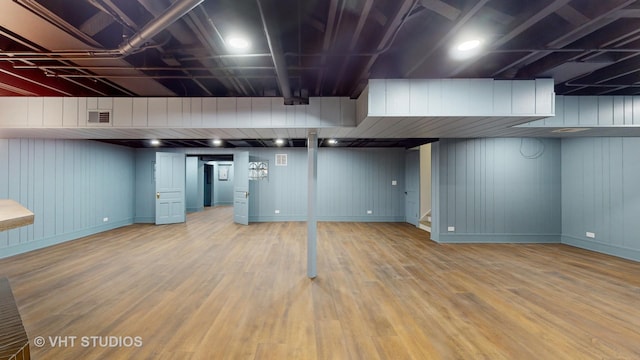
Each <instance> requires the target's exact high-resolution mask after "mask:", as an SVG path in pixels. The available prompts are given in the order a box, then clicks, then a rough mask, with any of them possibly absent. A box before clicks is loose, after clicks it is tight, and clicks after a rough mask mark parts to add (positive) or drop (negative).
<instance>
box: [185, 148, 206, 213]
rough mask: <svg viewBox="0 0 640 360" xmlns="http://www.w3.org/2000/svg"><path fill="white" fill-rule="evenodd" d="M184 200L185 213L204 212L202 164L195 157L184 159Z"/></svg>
mask: <svg viewBox="0 0 640 360" xmlns="http://www.w3.org/2000/svg"><path fill="white" fill-rule="evenodd" d="M186 162H187V163H186V166H185V168H186V171H187V174H186V179H185V198H186V201H187V203H186V208H187V212H195V211H202V210H204V163H203V162H201V161H200V159H198V157H197V156H187V159H186Z"/></svg>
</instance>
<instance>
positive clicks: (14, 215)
mask: <svg viewBox="0 0 640 360" xmlns="http://www.w3.org/2000/svg"><path fill="white" fill-rule="evenodd" d="M31 224H33V213H32V212H31V211H29V209H27V208H25V207H24V206H22V205H20V204H19V203H17V202H15V201H13V200H9V199H1V200H0V231H4V230H9V229H13V228H17V227H20V226H26V225H31Z"/></svg>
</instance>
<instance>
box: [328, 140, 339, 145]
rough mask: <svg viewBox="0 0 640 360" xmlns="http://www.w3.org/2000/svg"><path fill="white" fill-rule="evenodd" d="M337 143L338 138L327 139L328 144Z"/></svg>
mask: <svg viewBox="0 0 640 360" xmlns="http://www.w3.org/2000/svg"><path fill="white" fill-rule="evenodd" d="M337 143H338V140H336V139H329V144H330V145H335V144H337Z"/></svg>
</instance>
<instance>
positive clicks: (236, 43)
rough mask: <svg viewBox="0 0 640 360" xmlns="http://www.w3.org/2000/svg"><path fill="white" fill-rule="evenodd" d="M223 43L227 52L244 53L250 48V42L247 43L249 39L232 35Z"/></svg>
mask: <svg viewBox="0 0 640 360" xmlns="http://www.w3.org/2000/svg"><path fill="white" fill-rule="evenodd" d="M225 43H226V44H227V47H228V48H229V50H233V51H245V50H249V48H250V47H251V42H250V41H249V39H247V38H246V37H244V36H239V35H233V36H230V37H228V38H227V39H226V40H225Z"/></svg>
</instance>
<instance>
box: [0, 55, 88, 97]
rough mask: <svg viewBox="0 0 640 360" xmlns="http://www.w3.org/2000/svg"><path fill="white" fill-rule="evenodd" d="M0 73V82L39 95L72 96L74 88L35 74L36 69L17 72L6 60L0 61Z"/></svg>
mask: <svg viewBox="0 0 640 360" xmlns="http://www.w3.org/2000/svg"><path fill="white" fill-rule="evenodd" d="M0 75H1V76H2V77H1V78H0V82H2V83H4V84H7V85H9V86H11V87H14V88H17V89H22V90H26V91H28V92H32V93H35V94H37V95H40V96H72V95H73V94H74V90H72V89H69V88H68V87H65V86H63V85H61V84H60V83H59V80H53V79H48V78H47V77H46V76H44V75H42V74H37V70H34V71H29V70H24V71H20V72H18V71H16V70H14V69H12V68H11V64H9V63H6V62H0ZM76 92H77V89H76Z"/></svg>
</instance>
